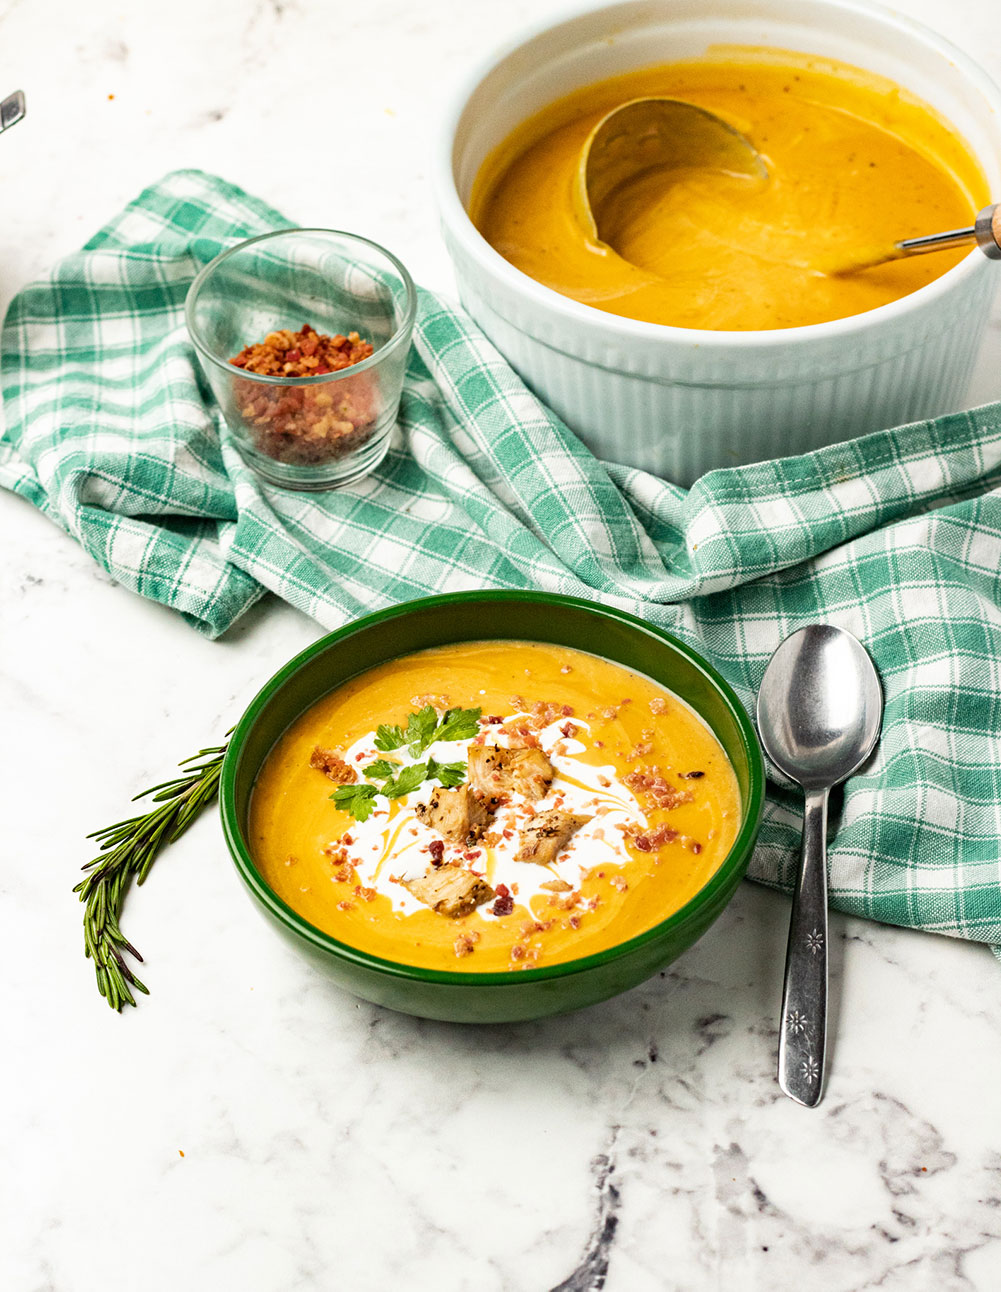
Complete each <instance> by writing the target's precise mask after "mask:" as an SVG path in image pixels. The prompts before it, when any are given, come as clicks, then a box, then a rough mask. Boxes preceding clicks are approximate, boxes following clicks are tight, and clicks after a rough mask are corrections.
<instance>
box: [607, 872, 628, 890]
mask: <svg viewBox="0 0 1001 1292" xmlns="http://www.w3.org/2000/svg"><path fill="white" fill-rule="evenodd" d="M608 882H609V883H610V884H611V885H612V887H613V888H617V889H618V890H619V892H620V893H624V892H625V891H626V889H627V888H628V887H629V885H628V884H627V883H626V881H625V880H624V879H623V878H622V876H621V875H613V876H612V877H611V879H610V880H609V881H608Z"/></svg>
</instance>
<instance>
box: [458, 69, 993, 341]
mask: <svg viewBox="0 0 1001 1292" xmlns="http://www.w3.org/2000/svg"><path fill="white" fill-rule="evenodd" d="M647 96H666V97H671V98H679V99H684V100H686V101H688V102H690V103H694V104H696V105H698V106H699V107H702V108H706V109H708V110H709V111H711V112H714V113H716V114H717V115H718V116H720V117H722V118H723V119H724V120H725V121H727V122H728V123H729V124H731V125H732V126H735V127H736V128H737V129H738V130H739V131H741V132H742V133H743V134H744V135H746V136H747V138H748V139H750V141H751V142H752V143H753V144H754V146H755V147H756V148H757V150H758V151H759V153H760V154H761V155H762V158H763V160H764V162H765V165H766V167H767V169H768V178H767V179H766V180H764V181H762V180H761V179H760V178H749V177H746V176H738V175H734V174H728V173H726V172H724V171H713V170H710V169H690V170H681V171H677V170H672V171H670V172H668V171H665V170H660V171H653V170H652V171H648V172H647V173H646V174H645V175H643V176H641V177H639V178H638V179H636V180H635V181H633V182H631V183H628V184H626V185H623V186H622V191H621V192H618V193H617V194H616V196H615V204H614V207H613V209H612V215H611V217H610V219H611V225H612V228H613V229H614V236H611V235H610V234H608V233H606V235H605V236H606V242H598V241H595V240H594V239H593V238H589V237H588V236H587V235H586V234H585V233H584V231H583V228H582V226H581V224H580V223H579V222H578V220H577V218H576V217H575V214H574V206H573V202H572V190H573V185H574V179H575V174H576V170H577V167H578V164H579V161H580V157H581V152H582V149H583V148H584V145H585V141H586V140H587V137H588V134H589V132H590V131H591V130H592V128H593V127H594V126H595V125H596V124H597V123H598V121H599V120H600V119H601V118H602V117H603V116H604V115H605V114H606V113H607V112H610V111H611V110H612V109H614V108H616V107H618V106H620V105H621V104H623V103H626V102H628V101H629V100H631V99H636V98H643V97H647ZM989 200H990V199H989V196H988V193H987V186H986V180H985V178H984V175H983V172H982V170H981V168H980V166H979V164H978V163H977V161H976V160H975V158H974V157H973V156H972V154H971V153H970V150H969V148H968V147H967V145H966V144H965V142H964V141H963V140H962V139H961V138H960V137H959V135H958V134H957V133H956V132H955V130H953V129H952V128H951V127H950V126H949V124H948V123H947V122H945V121H943V120H942V118H940V117H939V116H938V115H937V114H936V113H935V112H934V111H933V109H931V108H930V107H928V105H927V104H925V103H922V102H921V101H919V100H918V99H917V98H915V97H913V96H912V95H910V94H908V93H906V92H905V91H903V90H902V89H900V87H898V86H896V85H894V84H893V83H892V82H890V81H887V80H884V79H882V78H880V77H877V76H875V75H873V74H870V73H867V72H863V71H861V70H860V69H858V68H854V67H850V66H848V65H846V64H843V63H837V62H833V61H826V60H822V59H819V58H814V57H810V56H807V55H804V54H795V53H792V52H789V51H774V50H755V49H747V48H742V47H741V48H720V49H716V50H712V51H710V53H709V54H707V55H706V56H704V57H702V58H699V59H693V60H691V61H686V62H679V63H671V64H666V65H662V66H659V67H648V68H644V69H642V70H640V71H635V72H630V73H629V74H627V75H624V76H619V77H616V78H614V79H611V80H606V81H601V82H599V83H597V84H594V85H590V86H587V87H586V88H585V89H582V90H578V91H575V92H574V93H573V94H571V95H569V96H568V97H566V98H564V99H561V100H559V101H558V102H557V103H554V104H552V105H551V106H550V107H549V108H547V109H545V110H544V111H542V112H540V113H538V114H537V115H535V116H533V117H532V118H531V119H530V120H528V121H526V122H524V123H523V124H522V125H520V126H518V127H517V129H516V130H515V131H514V132H513V133H512V135H511V136H510V138H509V139H507V140H506V141H505V143H503V144H502V145H501V147H500V148H498V149H497V150H496V151H495V152H494V153H493V154H492V155H491V156H490V157H488V159H487V160H486V162H485V163H484V165H483V167H482V168H481V171H480V174H479V175H478V177H477V180H476V183H475V185H474V188H473V194H472V198H471V202H470V216H471V218H472V220H473V222H474V224H475V225H476V226H477V228H478V229H479V230H480V232H481V233H482V234H483V236H484V237H485V238H486V239H487V241H488V242H489V243H491V245H492V246H493V247H494V248H495V249H496V250H497V251H499V252H500V254H501V255H502V256H504V257H505V258H506V259H507V260H509V261H510V262H511V263H512V264H513V265H515V266H516V267H517V268H519V269H521V270H523V271H524V272H525V273H526V274H528V275H529V276H530V277H532V278H534V279H537V280H538V281H539V282H540V283H543V284H545V285H546V286H547V287H551V288H552V289H553V290H554V291H557V292H560V293H562V294H563V295H564V296H569V297H572V298H573V299H574V300H577V301H581V302H583V303H584V304H587V305H591V306H594V307H596V308H597V309H602V310H607V311H609V312H610V313H612V314H620V315H624V316H626V317H627V318H634V319H641V320H645V321H647V322H652V323H666V324H671V325H673V326H676V327H685V328H701V329H715V330H720V331H746V330H751V329H771V328H785V327H800V326H803V325H806V324H811V323H823V322H827V321H829V320H831V319H838V318H845V317H847V316H849V315H853V314H859V313H861V312H863V311H865V310H870V309H874V308H875V307H877V306H880V305H885V304H887V303H888V302H890V301H894V300H897V299H898V298H900V297H902V296H907V295H908V294H909V293H911V292H913V291H916V290H917V289H918V288H919V287H923V286H924V285H925V284H927V283H929V282H931V281H932V280H933V279H934V278H937V277H938V276H939V275H941V274H943V273H944V272H945V271H946V270H947V269H950V268H951V267H952V266H953V265H955V264H957V263H958V262H959V260H960V259H962V257H963V256H964V255H966V254H967V251H966V250H964V249H962V248H961V249H959V250H954V251H945V252H936V253H935V254H934V255H925V256H912V257H910V258H908V259H906V260H897V261H894V262H893V263H890V264H885V265H882V266H880V267H878V268H869V269H866V270H863V271H861V272H855V273H849V274H845V273H841V272H833V270H835V269H836V270H840V269H841V268H842V267H843V266H844V265H846V264H851V263H853V261H854V262H856V263H857V261H858V259H859V258H860V257H865V256H866V255H869V254H870V253H872V252H873V251H878V250H880V249H883V248H885V249H889V248H891V247H892V245H893V244H894V243H895V242H897V241H899V240H901V239H903V238H908V237H912V236H917V235H920V234H926V233H936V232H941V231H943V230H946V229H953V228H958V227H962V226H968V225H970V224H972V222H973V215H974V213H975V211H976V210H977V209H978V208H979V207H981V206H983V205H984V204H986V202H988V201H989ZM608 243H611V244H612V245H614V248H615V250H612V247H611V246H610V245H607V244H608Z"/></svg>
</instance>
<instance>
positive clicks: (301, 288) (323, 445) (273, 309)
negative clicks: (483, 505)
mask: <svg viewBox="0 0 1001 1292" xmlns="http://www.w3.org/2000/svg"><path fill="white" fill-rule="evenodd" d="M184 312H185V321H186V323H187V326H188V335H189V336H190V337H191V341H192V343H193V345H194V347H195V350H196V352H197V354H198V358H199V360H200V361H201V365H202V368H203V370H204V372H205V375H206V377H207V378H208V382H209V385H210V386H211V387H212V393H213V394H214V395H215V397H216V400H217V401H218V403H219V406H220V408H221V409H222V412H223V416H224V417H225V419H226V425H227V426H228V428H229V430H230V432H231V434H232V437H233V442H234V443H235V445H236V447H237V449H238V450H239V452H240V455H241V456H242V457H243V459H244V461H245V462H246V463H247V464H248V465H249V466H250V467H252V468H253V470H254V471H256V472H257V474H258V475H259V476H260V477H261V478H262V479H264V480H267V481H268V482H269V483H270V484H275V485H281V486H283V487H284V488H286V489H311V490H321V489H334V488H337V487H338V486H340V485H347V484H352V483H353V482H354V481H356V480H360V479H361V478H362V476H365V475H367V474H368V472H370V471H371V470H373V468H375V467H376V466H378V465H379V463H380V462H381V461H382V459H383V457H384V456H385V454H386V450H387V449H388V447H389V436H390V433H391V432H392V429H393V427H394V425H395V424H396V415H397V411H398V409H399V404H400V395H401V393H402V391H403V377H404V373H405V370H406V365H407V355H408V354H409V352H410V340H411V336H412V335H413V328H414V316H415V314H416V312H417V292H416V290H415V288H414V284H413V281H412V279H411V277H410V275H409V274H408V273H407V271H406V269H405V268H404V266H403V265H402V264H401V263H400V262H399V260H397V259H396V257H395V256H393V255H391V254H390V252H388V251H386V250H385V249H384V248H382V247H380V246H378V245H377V244H376V243H374V242H370V241H369V240H368V239H367V238H361V237H358V236H357V235H356V234H351V233H340V232H338V231H336V230H333V229H281V230H279V231H278V232H276V233H265V234H261V235H260V237H257V238H250V239H249V240H248V241H246V242H241V243H240V244H239V245H238V246H235V247H233V248H231V249H230V250H229V251H224V252H223V253H222V255H219V256H216V258H215V260H212V261H210V262H209V264H207V265H206V266H205V268H204V269H203V270H202V271H201V273H199V275H198V277H197V278H196V279H195V281H194V282H193V283H192V284H191V287H190V289H189V290H188V295H187V299H186V301H185V307H184ZM304 324H308V325H309V326H310V327H311V328H312V329H313V330H314V331H315V332H317V333H320V334H321V335H331V336H336V335H338V334H340V335H342V336H349V335H350V334H351V333H353V332H356V333H359V334H360V336H361V337H362V339H364V340H366V341H369V342H371V344H372V346H373V347H374V351H373V353H372V354H371V355H369V357H368V358H367V359H363V360H361V362H359V363H355V364H353V365H351V366H350V367H347V368H341V369H339V370H337V371H333V372H325V373H321V374H319V375H316V376H308V377H306V376H295V377H284V376H270V375H264V374H260V373H255V372H248V371H246V370H245V369H243V368H239V367H236V366H235V365H234V364H233V363H232V362H231V360H232V359H234V358H235V357H236V356H237V355H239V353H240V352H241V351H242V350H243V349H244V347H245V346H248V345H254V344H256V343H258V342H263V341H264V339H265V337H266V336H268V335H269V334H270V333H273V332H280V331H282V330H284V329H287V330H289V331H290V332H293V333H294V332H298V331H299V330H300V329H301V328H302V326H303V325H304Z"/></svg>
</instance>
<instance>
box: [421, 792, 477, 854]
mask: <svg viewBox="0 0 1001 1292" xmlns="http://www.w3.org/2000/svg"><path fill="white" fill-rule="evenodd" d="M414 811H415V812H416V813H417V816H418V817H419V818H420V819H421V820H422V821H423V822H424V824H425V825H426V826H430V827H431V829H432V830H437V831H438V833H439V834H440V835H442V836H443V837H444V838H446V839H452V840H453V841H454V842H455V843H475V842H476V840H477V839H478V838H479V837H480V835H481V834H482V833H483V831H484V829H485V827H486V824H487V822H488V821H489V820H490V814H489V813H488V812H487V809H486V808H485V807H484V806H483V804H482V803H481V802H480V800H479V799H478V798H477V797H476V795H475V794H474V793H473V791H472V790H471V789H470V788H469V786H468V785H460V786H459V787H458V789H454V790H446V789H441V788H439V789H436V790H432V792H431V800H430V802H428V803H418V804H417V807H416V808H415V809H414Z"/></svg>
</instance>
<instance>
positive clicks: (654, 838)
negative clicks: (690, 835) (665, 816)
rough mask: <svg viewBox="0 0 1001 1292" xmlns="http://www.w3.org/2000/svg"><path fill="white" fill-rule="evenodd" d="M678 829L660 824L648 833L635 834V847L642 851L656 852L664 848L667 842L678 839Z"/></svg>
mask: <svg viewBox="0 0 1001 1292" xmlns="http://www.w3.org/2000/svg"><path fill="white" fill-rule="evenodd" d="M677 837H678V832H677V830H674V829H672V827H671V826H669V825H658V826H656V827H655V828H654V829H653V830H650V831H649V832H647V833H646V834H636V835H633V847H634V848H638V849H639V850H640V852H656V851H657V849H658V848H662V847H663V846H664V844H665V843H671V842H672V841H673V840H674V839H677Z"/></svg>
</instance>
